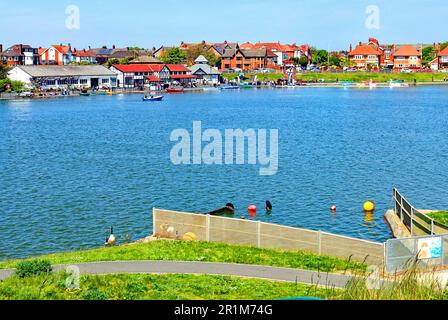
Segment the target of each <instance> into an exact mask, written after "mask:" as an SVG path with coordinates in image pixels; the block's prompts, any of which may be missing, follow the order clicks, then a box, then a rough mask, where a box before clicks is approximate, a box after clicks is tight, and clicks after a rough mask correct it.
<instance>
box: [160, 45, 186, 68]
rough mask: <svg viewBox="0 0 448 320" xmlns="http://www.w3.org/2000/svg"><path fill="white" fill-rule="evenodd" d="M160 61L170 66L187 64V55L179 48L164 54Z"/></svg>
mask: <svg viewBox="0 0 448 320" xmlns="http://www.w3.org/2000/svg"><path fill="white" fill-rule="evenodd" d="M160 60H161V61H162V62H163V63H168V64H179V63H185V61H186V60H187V54H186V53H185V52H184V51H182V50H181V49H179V48H171V49H168V50H166V51H164V52H163V53H162V56H161V57H160Z"/></svg>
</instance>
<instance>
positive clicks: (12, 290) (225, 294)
mask: <svg viewBox="0 0 448 320" xmlns="http://www.w3.org/2000/svg"><path fill="white" fill-rule="evenodd" d="M66 279H67V276H66V274H64V273H53V274H50V275H48V276H44V275H42V276H35V277H31V278H26V279H19V278H18V277H11V278H9V279H7V280H4V281H0V300H203V299H207V300H273V299H284V298H288V297H311V296H312V297H317V298H328V297H331V296H334V295H335V293H336V292H337V291H335V290H330V289H324V288H317V287H314V286H309V285H303V284H294V283H286V282H271V281H266V280H253V279H241V278H234V277H221V276H202V275H107V276H82V277H81V278H80V283H79V289H67V288H66Z"/></svg>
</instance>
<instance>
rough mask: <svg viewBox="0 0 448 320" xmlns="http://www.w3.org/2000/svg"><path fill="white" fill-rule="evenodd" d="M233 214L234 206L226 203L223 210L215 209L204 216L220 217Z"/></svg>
mask: <svg viewBox="0 0 448 320" xmlns="http://www.w3.org/2000/svg"><path fill="white" fill-rule="evenodd" d="M234 214H235V206H234V205H233V204H232V203H227V204H226V206H225V207H224V208H220V209H216V210H213V211H210V212H207V213H206V215H211V216H222V215H229V216H230V215H234Z"/></svg>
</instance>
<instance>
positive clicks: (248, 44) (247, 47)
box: [240, 42, 254, 49]
mask: <svg viewBox="0 0 448 320" xmlns="http://www.w3.org/2000/svg"><path fill="white" fill-rule="evenodd" d="M240 48H241V49H253V48H254V45H253V44H252V43H250V42H246V43H243V44H242V45H240Z"/></svg>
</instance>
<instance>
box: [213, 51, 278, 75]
mask: <svg viewBox="0 0 448 320" xmlns="http://www.w3.org/2000/svg"><path fill="white" fill-rule="evenodd" d="M273 63H274V58H273V55H269V52H268V50H267V49H266V48H261V49H240V48H239V46H236V48H232V49H227V50H225V51H224V53H223V55H222V61H221V69H241V70H244V71H246V70H258V69H264V68H266V66H267V65H270V64H273Z"/></svg>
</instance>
